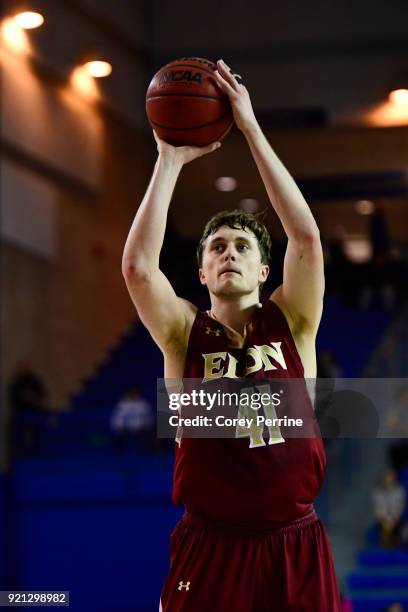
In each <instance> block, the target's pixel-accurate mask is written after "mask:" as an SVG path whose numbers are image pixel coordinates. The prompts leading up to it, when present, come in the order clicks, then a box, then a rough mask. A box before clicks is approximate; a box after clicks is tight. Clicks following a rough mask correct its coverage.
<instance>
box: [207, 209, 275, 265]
mask: <svg viewBox="0 0 408 612" xmlns="http://www.w3.org/2000/svg"><path fill="white" fill-rule="evenodd" d="M264 218H265V213H259V214H258V215H257V216H255V215H253V214H251V213H246V212H243V211H242V210H238V209H236V210H223V211H221V212H219V213H217V214H216V215H214V216H213V217H211V219H209V221H207V223H206V225H205V228H204V231H203V235H202V236H201V238H200V242H199V243H198V247H197V262H198V265H199V267H201V264H202V261H203V251H204V246H205V242H206V240H207V238H208V236H211V235H212V234H215V232H216V231H217V230H218V229H219V228H220V227H221V226H222V225H227V226H228V227H230V228H231V229H242V230H245V229H246V228H248V229H249V230H251V232H253V234H254V235H255V237H256V239H257V242H258V247H259V251H260V254H261V262H262V263H263V264H266V265H267V264H268V263H269V259H270V257H271V237H270V235H269V232H268V230H267V229H266V227H265V224H264V223H263V219H264Z"/></svg>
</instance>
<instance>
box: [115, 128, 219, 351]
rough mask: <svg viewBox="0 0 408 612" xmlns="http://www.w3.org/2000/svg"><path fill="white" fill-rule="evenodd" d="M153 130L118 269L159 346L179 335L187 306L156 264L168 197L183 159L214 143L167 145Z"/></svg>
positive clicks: (203, 151) (213, 146) (201, 152)
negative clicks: (149, 168)
mask: <svg viewBox="0 0 408 612" xmlns="http://www.w3.org/2000/svg"><path fill="white" fill-rule="evenodd" d="M154 136H155V139H156V142H157V149H158V153H159V154H158V158H157V161H156V164H155V167H154V172H153V176H152V178H151V181H150V184H149V186H148V189H147V191H146V193H145V196H144V198H143V200H142V202H141V204H140V206H139V209H138V211H137V213H136V216H135V219H134V221H133V224H132V226H131V228H130V232H129V235H128V237H127V240H126V244H125V249H124V252H123V257H122V273H123V276H124V278H125V280H126V285H127V288H128V290H129V293H130V296H131V298H132V300H133V303H134V304H135V306H136V309H137V311H138V314H139V316H140V318H141V320H142V322H143V324H144V325H145V326H146V327H147V329H148V330H149V332H150V333H151V335H152V337H153V338H154V340H155V341H156V343H157V344H158V345H159V347H160V348H161V349H162V350H163V351H165V350H166V349H167V347H168V346H169V344H170V343H171V342H172V341H178V340H183V334H184V332H185V329H186V325H187V321H188V316H189V313H190V312H191V307H189V304H188V302H186V301H185V300H182V299H181V298H178V297H177V296H176V294H175V292H174V290H173V287H172V286H171V285H170V283H169V281H168V280H167V278H166V276H165V275H164V274H163V273H162V272H161V270H160V269H159V257H160V251H161V248H162V246H163V240H164V234H165V230H166V222H167V213H168V209H169V205H170V201H171V197H172V194H173V191H174V187H175V184H176V181H177V178H178V176H179V174H180V171H181V169H182V167H183V165H184V164H186V163H188V162H189V161H192V160H193V159H195V158H197V157H200V156H201V155H205V154H206V153H210V152H211V151H214V150H215V149H217V148H218V146H219V143H212V144H211V145H208V146H207V147H188V146H186V147H173V146H171V145H169V144H167V143H165V142H164V141H163V140H160V139H159V138H158V137H157V136H156V134H155V135H154Z"/></svg>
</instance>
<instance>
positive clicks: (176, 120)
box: [146, 57, 234, 146]
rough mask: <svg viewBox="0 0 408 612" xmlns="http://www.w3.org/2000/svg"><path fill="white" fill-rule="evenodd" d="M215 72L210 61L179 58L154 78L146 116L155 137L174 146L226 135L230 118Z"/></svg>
mask: <svg viewBox="0 0 408 612" xmlns="http://www.w3.org/2000/svg"><path fill="white" fill-rule="evenodd" d="M216 69H217V65H216V64H215V63H214V62H211V61H210V60H206V59H202V58H199V57H183V58H181V59H178V60H175V61H173V62H170V63H169V64H166V66H163V68H161V69H160V70H159V71H158V72H157V73H156V74H155V75H154V77H153V79H152V81H151V83H150V85H149V87H148V89H147V93H146V113H147V117H148V119H149V122H150V124H151V126H152V127H153V128H154V130H155V131H156V133H157V135H158V136H159V138H162V139H163V140H165V141H166V142H168V143H170V144H172V145H175V146H181V145H194V146H205V145H208V144H210V143H211V142H214V141H215V140H221V139H222V138H224V137H225V136H226V135H227V133H228V132H229V130H230V129H231V127H232V124H233V122H234V119H233V116H232V110H231V104H230V102H229V99H228V96H227V95H226V94H224V92H223V91H222V90H221V88H220V87H219V85H218V83H217V81H216V79H215V76H214V71H215V70H216Z"/></svg>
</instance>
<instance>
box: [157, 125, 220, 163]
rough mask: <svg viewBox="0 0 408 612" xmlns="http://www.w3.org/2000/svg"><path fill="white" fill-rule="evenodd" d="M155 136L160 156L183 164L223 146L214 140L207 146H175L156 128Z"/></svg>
mask: <svg viewBox="0 0 408 612" xmlns="http://www.w3.org/2000/svg"><path fill="white" fill-rule="evenodd" d="M153 136H154V139H155V141H156V142H157V151H158V153H159V157H161V158H165V159H170V160H171V161H174V162H175V163H179V164H181V165H182V166H183V165H184V164H188V162H191V161H193V159H197V157H202V155H207V153H212V152H213V151H216V150H217V149H219V148H220V146H221V143H220V142H219V141H216V142H212V143H211V144H209V145H207V146H206V147H190V146H182V147H173V145H171V144H169V143H168V142H165V141H164V140H162V139H161V138H159V137H158V135H157V134H156V132H155V131H154V130H153Z"/></svg>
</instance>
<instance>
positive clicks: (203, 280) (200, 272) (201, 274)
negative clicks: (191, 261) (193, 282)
mask: <svg viewBox="0 0 408 612" xmlns="http://www.w3.org/2000/svg"><path fill="white" fill-rule="evenodd" d="M198 277H199V279H200V283H201V284H202V285H206V284H207V281H206V278H205V274H204V271H203V269H202V268H199V269H198Z"/></svg>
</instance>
